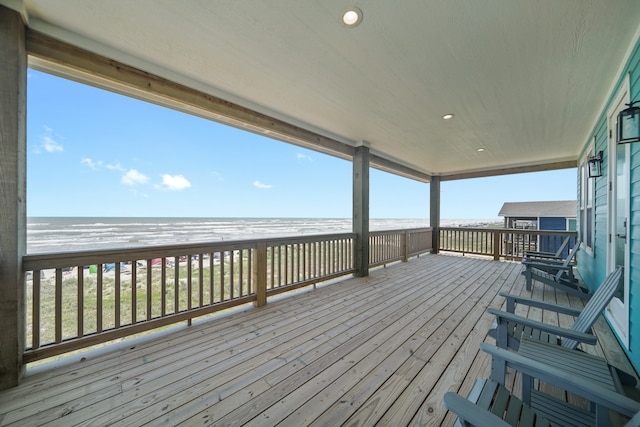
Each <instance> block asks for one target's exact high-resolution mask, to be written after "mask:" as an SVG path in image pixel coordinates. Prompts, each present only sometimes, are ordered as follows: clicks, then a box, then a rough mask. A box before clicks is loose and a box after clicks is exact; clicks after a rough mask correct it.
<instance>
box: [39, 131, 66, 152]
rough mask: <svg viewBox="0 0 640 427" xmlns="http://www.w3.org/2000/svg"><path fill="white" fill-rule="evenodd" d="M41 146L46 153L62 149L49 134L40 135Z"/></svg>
mask: <svg viewBox="0 0 640 427" xmlns="http://www.w3.org/2000/svg"><path fill="white" fill-rule="evenodd" d="M42 148H44V150H45V151H46V152H48V153H56V152H61V151H64V148H63V147H62V145H60V144H59V143H58V142H57V141H56V140H54V139H53V137H52V136H50V135H45V136H43V137H42Z"/></svg>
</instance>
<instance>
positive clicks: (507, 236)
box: [439, 227, 577, 260]
mask: <svg viewBox="0 0 640 427" xmlns="http://www.w3.org/2000/svg"><path fill="white" fill-rule="evenodd" d="M567 236H569V237H570V238H571V241H570V244H569V246H568V248H567V249H566V250H565V256H566V255H567V254H568V251H569V250H570V248H572V247H573V245H574V244H575V241H576V239H577V233H576V232H575V231H549V230H516V229H505V228H464V227H441V228H440V236H439V237H440V247H439V250H440V251H448V252H460V253H463V254H474V255H487V256H491V257H493V259H495V260H498V259H501V258H502V259H508V260H514V259H518V260H519V259H522V257H523V255H524V252H525V251H552V252H555V250H556V248H558V247H560V245H561V244H562V242H563V241H564V239H565V238H566V237H567Z"/></svg>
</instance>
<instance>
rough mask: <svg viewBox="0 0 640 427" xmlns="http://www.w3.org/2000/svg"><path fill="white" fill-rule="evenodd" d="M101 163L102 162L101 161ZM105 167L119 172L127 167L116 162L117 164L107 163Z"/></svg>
mask: <svg viewBox="0 0 640 427" xmlns="http://www.w3.org/2000/svg"><path fill="white" fill-rule="evenodd" d="M100 163H102V162H100ZM104 167H105V168H107V169H109V170H110V171H118V172H124V171H125V168H123V167H122V165H121V164H120V163H116V164H115V165H105V166H104Z"/></svg>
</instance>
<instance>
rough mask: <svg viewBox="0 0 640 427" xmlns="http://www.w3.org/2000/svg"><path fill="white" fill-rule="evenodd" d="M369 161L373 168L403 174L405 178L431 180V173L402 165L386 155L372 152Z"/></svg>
mask: <svg viewBox="0 0 640 427" xmlns="http://www.w3.org/2000/svg"><path fill="white" fill-rule="evenodd" d="M369 163H370V165H371V167H372V168H376V169H379V170H382V171H385V172H389V173H393V174H395V175H399V176H403V177H405V178H409V179H414V180H416V181H420V182H429V181H430V180H431V175H429V174H426V173H423V172H418V171H417V170H415V169H411V168H409V167H406V166H402V165H400V164H398V163H395V162H392V161H391V160H388V159H385V158H384V157H380V156H376V155H375V154H370V156H369Z"/></svg>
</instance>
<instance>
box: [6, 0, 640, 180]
mask: <svg viewBox="0 0 640 427" xmlns="http://www.w3.org/2000/svg"><path fill="white" fill-rule="evenodd" d="M0 3H3V4H6V5H8V6H9V7H13V8H17V9H20V8H22V12H23V13H24V15H25V17H26V19H27V21H28V25H29V27H30V28H32V29H34V30H36V31H39V32H42V33H44V34H47V35H49V36H52V37H55V38H58V39H60V40H62V41H65V42H67V43H69V44H73V45H76V46H79V47H81V48H84V49H86V50H89V51H92V52H95V53H98V54H101V55H104V56H106V57H109V58H112V59H116V60H118V61H120V62H123V63H125V64H129V65H131V66H134V67H137V68H140V69H142V70H145V71H148V72H151V73H154V74H156V75H158V76H161V77H164V78H167V79H169V80H172V81H176V82H178V83H181V84H183V85H186V86H188V87H192V88H194V89H197V90H200V91H202V92H205V93H208V94H212V95H215V96H218V97H220V98H223V99H225V100H228V101H231V102H234V103H236V104H238V105H240V106H244V107H248V108H251V109H253V110H255V111H257V112H260V113H263V114H267V115H269V116H271V117H274V118H277V119H280V120H283V121H285V122H288V123H291V124H293V125H296V126H300V127H302V128H305V129H308V130H311V131H313V132H316V133H319V134H321V135H324V136H327V137H330V138H332V139H335V140H337V141H340V142H342V143H345V144H347V145H350V146H356V145H359V144H361V143H362V141H366V143H367V144H369V145H370V147H371V152H372V153H373V154H375V155H377V156H379V157H382V158H385V159H388V160H391V161H394V162H396V163H398V164H400V165H403V166H406V167H409V168H411V169H413V170H415V171H417V172H419V173H423V174H428V175H442V176H443V178H444V179H446V177H447V176H449V177H452V176H455V175H460V174H465V173H478V172H480V173H481V174H487V175H491V174H494V173H501V172H500V171H501V170H504V169H505V168H507V169H508V168H522V169H520V170H523V171H524V170H527V169H528V167H530V166H532V165H537V167H540V166H541V165H542V166H544V165H547V166H548V167H549V168H555V167H558V165H563V166H566V165H567V164H570V162H575V161H576V159H577V157H578V155H579V151H580V149H581V147H582V145H583V144H584V143H585V141H586V140H587V138H588V137H589V135H588V132H589V131H590V129H591V128H592V126H593V124H594V121H595V120H596V118H597V115H598V113H599V111H600V110H601V108H602V107H603V104H604V102H605V101H606V97H607V94H608V92H609V91H610V89H611V87H612V85H613V84H614V83H615V82H614V80H615V78H616V76H617V74H618V73H619V69H620V66H621V63H622V62H623V60H624V58H625V55H626V53H627V51H628V49H629V48H630V46H631V44H632V42H633V41H634V40H635V37H636V36H637V32H638V29H639V23H640V2H638V1H637V0H616V1H611V0H592V1H584V0H565V1H562V2H559V1H556V0H541V1H526V0H518V1H512V0H489V1H483V2H480V1H473V0H460V1H450V0H437V1H434V0H432V1H428V2H424V1H405V2H391V1H371V0H359V1H352V0H348V1H346V0H323V1H312V0H304V1H301V0H279V1H278V2H264V1H241V2H239V1H236V0H216V1H215V2H214V1H208V0H190V1H176V0H136V1H130V0H110V1H108V2H105V1H101V0H90V1H87V0H24V1H20V0H0ZM352 4H355V5H357V6H358V7H359V8H360V9H361V10H362V11H363V14H364V19H363V21H362V23H361V24H360V25H359V26H357V27H356V28H352V29H347V28H345V27H343V26H342V25H341V23H340V16H341V12H342V11H343V10H344V9H345V7H347V6H350V5H352ZM446 113H453V114H455V117H454V118H453V119H452V120H448V121H445V120H443V119H442V118H441V116H442V115H444V114H446ZM478 148H484V151H482V152H479V151H477V149H478Z"/></svg>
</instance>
